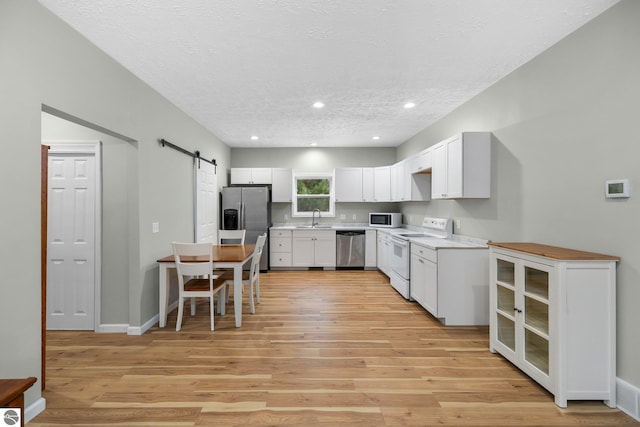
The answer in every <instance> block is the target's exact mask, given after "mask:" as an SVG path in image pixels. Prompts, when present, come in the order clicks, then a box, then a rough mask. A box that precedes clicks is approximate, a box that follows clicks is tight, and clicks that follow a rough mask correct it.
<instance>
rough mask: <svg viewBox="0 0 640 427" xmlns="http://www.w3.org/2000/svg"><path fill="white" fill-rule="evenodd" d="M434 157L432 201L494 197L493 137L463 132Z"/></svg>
mask: <svg viewBox="0 0 640 427" xmlns="http://www.w3.org/2000/svg"><path fill="white" fill-rule="evenodd" d="M431 153H432V161H433V165H432V169H431V173H432V181H431V197H432V198H433V199H456V198H479V199H481V198H489V197H491V133H489V132H463V133H461V134H459V135H456V136H453V137H451V138H449V139H446V140H444V141H442V142H440V143H438V144H436V145H434V146H433V147H432V151H431Z"/></svg>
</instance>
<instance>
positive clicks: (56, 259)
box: [47, 152, 96, 330]
mask: <svg viewBox="0 0 640 427" xmlns="http://www.w3.org/2000/svg"><path fill="white" fill-rule="evenodd" d="M95 168H96V164H95V156H93V155H85V154H57V153H54V152H52V153H50V156H49V184H48V187H49V188H48V192H49V209H48V210H49V224H48V251H47V252H48V256H47V257H48V272H47V277H48V292H47V326H48V328H49V329H72V330H93V329H94V326H95V319H94V309H95V300H94V290H95V283H96V282H95V280H96V278H95V218H96V209H95V208H96V195H95V190H96V181H95Z"/></svg>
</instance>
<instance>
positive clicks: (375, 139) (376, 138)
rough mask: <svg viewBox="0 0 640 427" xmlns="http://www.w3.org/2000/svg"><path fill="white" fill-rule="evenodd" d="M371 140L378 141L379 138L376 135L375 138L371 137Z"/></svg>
mask: <svg viewBox="0 0 640 427" xmlns="http://www.w3.org/2000/svg"><path fill="white" fill-rule="evenodd" d="M371 139H373V140H374V141H377V140H379V139H380V137H379V136H378V135H376V136H372V137H371Z"/></svg>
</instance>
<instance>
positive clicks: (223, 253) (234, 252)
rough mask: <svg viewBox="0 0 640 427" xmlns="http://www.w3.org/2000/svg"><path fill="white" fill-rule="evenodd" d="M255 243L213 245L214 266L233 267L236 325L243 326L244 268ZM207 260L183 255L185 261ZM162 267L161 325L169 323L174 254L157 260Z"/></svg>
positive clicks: (174, 264) (160, 283) (160, 278)
mask: <svg viewBox="0 0 640 427" xmlns="http://www.w3.org/2000/svg"><path fill="white" fill-rule="evenodd" d="M254 250H255V245H211V253H212V255H213V268H214V269H218V268H231V269H233V309H234V315H235V319H236V327H237V328H239V327H240V326H242V268H243V266H244V265H245V264H246V263H247V262H249V260H251V257H252V256H253V252H254ZM189 258H191V259H192V260H193V261H207V260H206V259H199V258H198V257H181V259H183V260H185V261H187V262H188V261H189ZM157 263H158V266H159V268H160V275H159V278H158V287H159V291H160V322H159V323H160V327H161V328H164V327H165V326H166V325H167V315H168V308H169V285H170V283H171V278H170V275H171V270H175V268H176V263H175V259H174V257H173V255H167V256H166V257H164V258H160V259H159V260H157Z"/></svg>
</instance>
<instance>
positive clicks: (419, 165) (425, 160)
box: [411, 147, 432, 173]
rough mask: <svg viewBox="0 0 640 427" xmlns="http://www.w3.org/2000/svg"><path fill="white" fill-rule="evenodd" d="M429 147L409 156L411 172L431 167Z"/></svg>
mask: <svg viewBox="0 0 640 427" xmlns="http://www.w3.org/2000/svg"><path fill="white" fill-rule="evenodd" d="M431 162H432V160H431V147H429V148H427V149H425V150H422V151H421V152H419V153H418V154H416V155H414V156H412V157H411V173H419V172H423V171H426V170H429V169H431V165H432V163H431Z"/></svg>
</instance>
